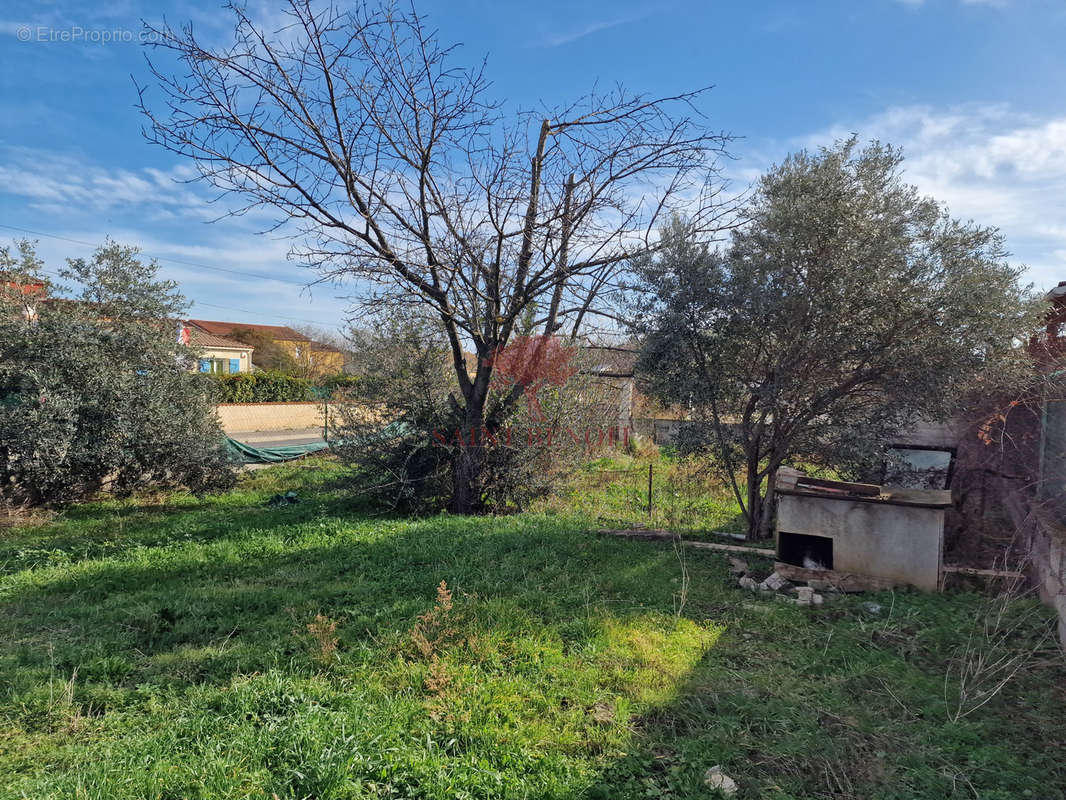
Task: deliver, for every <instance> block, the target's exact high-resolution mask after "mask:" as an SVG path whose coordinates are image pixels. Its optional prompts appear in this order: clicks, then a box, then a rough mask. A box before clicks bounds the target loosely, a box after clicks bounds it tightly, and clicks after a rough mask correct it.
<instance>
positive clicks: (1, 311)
mask: <svg viewBox="0 0 1066 800" xmlns="http://www.w3.org/2000/svg"><path fill="white" fill-rule="evenodd" d="M60 276H61V278H62V279H63V280H66V281H70V282H72V283H74V284H76V285H77V286H78V287H80V289H79V291H77V293H76V294H75V295H74V296H73V297H71V298H67V299H56V298H55V297H54V291H55V287H53V286H52V285H51V283H50V281H49V280H48V278H47V276H46V275H45V274H44V272H43V264H42V263H41V261H40V260H39V259H38V258H37V257H36V255H35V253H34V249H33V247H32V245H31V244H30V243H28V242H20V243H19V244H18V245H17V248H16V251H15V252H12V250H11V249H10V248H3V249H0V283H2V284H3V287H4V288H3V291H2V292H0V502H2V503H3V504H4V505H7V506H9V507H24V506H35V505H42V504H59V503H66V502H71V501H76V500H80V499H84V498H85V497H87V496H89V495H91V494H93V493H95V492H98V491H101V490H109V491H113V492H115V493H118V494H128V493H129V492H132V491H134V490H137V489H140V488H144V487H149V486H154V487H179V486H183V487H187V488H189V489H192V490H194V491H205V490H208V489H215V488H226V487H228V486H229V485H231V483H232V481H233V475H234V473H233V468H232V465H231V464H230V462H229V459H228V457H227V455H226V452H225V450H224V448H223V441H224V437H223V434H222V431H221V430H220V428H219V424H218V421H217V419H216V417H215V411H214V388H213V386H212V384H211V383H210V381H209V380H207V379H206V377H205V376H201V375H198V374H194V373H191V372H190V371H189V369H190V367H191V365H192V360H191V354H190V352H189V351H188V349H187V348H185V347H184V346H183V345H180V344H178V343H177V335H176V324H175V322H174V321H173V320H174V319H175V318H177V317H178V316H179V315H180V313H181V312H182V311H183V310H184V308H185V302H184V299H183V298H182V297H181V296H180V295H178V294H177V293H176V292H175V291H174V284H173V283H171V282H168V281H161V280H159V279H158V278H157V277H156V266H155V264H154V263H147V264H146V263H143V262H142V261H140V260H138V258H137V250H136V249H135V248H132V247H124V246H122V245H119V244H116V243H114V242H110V241H109V242H107V243H106V244H104V245H103V246H102V247H100V248H99V249H98V250H97V251H96V252H95V253H94V254H93V256H92V257H91V258H89V259H72V260H68V261H67V265H66V267H64V268H62V269H61V270H60ZM49 294H52V295H53V297H52V299H47V300H46V299H45V297H46V296H47V295H49ZM27 309H30V310H29V312H27Z"/></svg>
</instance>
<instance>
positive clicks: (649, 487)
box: [648, 464, 652, 522]
mask: <svg viewBox="0 0 1066 800" xmlns="http://www.w3.org/2000/svg"><path fill="white" fill-rule="evenodd" d="M651 474H652V465H651V464H648V521H649V522H650V521H651Z"/></svg>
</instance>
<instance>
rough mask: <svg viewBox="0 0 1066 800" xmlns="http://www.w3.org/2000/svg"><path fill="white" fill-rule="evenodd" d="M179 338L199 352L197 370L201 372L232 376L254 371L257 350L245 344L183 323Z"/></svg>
mask: <svg viewBox="0 0 1066 800" xmlns="http://www.w3.org/2000/svg"><path fill="white" fill-rule="evenodd" d="M178 338H179V341H180V342H181V343H182V344H185V345H188V346H189V347H193V348H195V349H196V350H197V352H198V354H199V355H198V361H197V368H198V369H199V371H200V372H210V373H214V374H216V375H230V374H233V373H237V372H251V371H252V354H253V352H254V351H255V348H254V347H251V346H250V345H247V344H245V343H244V342H238V341H237V340H236V339H227V338H226V337H225V336H218V335H216V334H213V333H207V332H206V331H204V330H202V329H200V328H197V327H196V326H194V325H190V324H188V323H182V327H181V328H180V329H179V331H178Z"/></svg>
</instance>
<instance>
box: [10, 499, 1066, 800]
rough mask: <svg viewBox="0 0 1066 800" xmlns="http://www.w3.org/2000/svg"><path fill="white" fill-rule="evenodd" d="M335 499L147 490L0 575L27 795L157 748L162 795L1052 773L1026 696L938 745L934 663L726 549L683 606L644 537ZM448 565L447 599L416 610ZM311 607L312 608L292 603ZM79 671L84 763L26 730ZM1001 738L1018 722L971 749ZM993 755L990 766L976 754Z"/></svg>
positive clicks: (637, 790)
mask: <svg viewBox="0 0 1066 800" xmlns="http://www.w3.org/2000/svg"><path fill="white" fill-rule="evenodd" d="M343 508H344V507H343V505H333V504H332V501H330V500H325V501H316V502H312V503H308V504H306V505H301V506H293V507H290V508H281V509H265V508H262V507H261V506H257V505H255V504H254V503H249V504H248V505H246V506H244V507H243V508H241V509H240V510H239V514H238V516H237V517H236V518H235V517H234V516H233V514H232V511H233V509H232V508H227V509H211V510H208V511H204V512H203V513H204V514H205V515H206V516H204V517H203V518H201V517H197V516H195V515H194V516H193V517H191V518H190V517H189V516H188V512H187V510H185V509H182V510H179V511H178V512H175V514H174V515H173V516H172V517H171V516H168V515H167V514H163V515H162V520H161V522H162V524H163V525H164V530H163V531H162V532H157V534H156V535H157V537H158V538H157V541H159V542H162V545H160V546H155V547H152V546H145V545H144V544H143V543H144V542H145V541H146V540H145V539H144V538H143V537H142V534H144V535H147V532H148V531H149V530H150V529H151V528H152V527H153V525H155V524H156V518H155V517H153V516H147V517H145V518H144V519H143V520H140V521H139V522H138V523H137V525H136V526H134V527H135V528H136V530H137V533H136V534H135V535H133V536H131V537H130V542H128V543H127V545H128V546H127V545H124V546H123V547H121V548H120V549H118V550H116V551H115V552H113V553H108V554H107V555H106V557H103V558H86V559H84V560H82V561H81V562H78V563H56V564H55V565H54V566H51V567H46V568H42V569H35V570H32V571H25V572H22V573H19V574H16V575H12V576H9V577H8V578H7V579H6V582H5V583H4V584H0V592H2V593H0V601H2V603H3V614H2V617H0V671H2V674H3V675H4V676H5V681H4V684H3V687H2V689H0V698H2V701H0V708H2V709H3V711H2V713H0V721H3V722H4V723H5V724H7V725H8V726H9V727H11V728H12V729H13V730H16V731H22V732H23V734H21V735H24V736H25V742H30V741H35V742H37V743H38V744H35V745H32V746H31V745H29V744H25V745H24V746H25V747H26V750H25V753H26V755H25V756H24V757H20V758H21V760H18V759H16V761H15V762H13V763H14V767H13V768H12V772H13V774H14V775H17V776H19V777H20V778H24V779H25V781H26V782H27V783H26V784H25V786H26V787H28V788H27V789H26V791H27V792H28V793H29V795H31V796H45V795H46V794H47V793H46V792H45V791H43V788H42V787H45V786H52V785H55V786H58V787H61V788H63V789H72V788H73V787H74V784H64V783H63V781H64V780H66V778H65V777H64V776H65V775H70V774H75V773H77V774H80V775H81V777H77V778H75V777H71V778H70V780H71V781H74V780H88V778H86V777H85V775H89V776H90V777H93V779H94V780H96V781H97V784H98V786H99V787H102V788H100V791H99V793H98V794H95V795H94V794H92V793H91V792H89V793H87V794H88V796H100V797H103V796H114V797H126V796H129V797H136V796H162V795H152V794H149V793H148V792H147V790H146V789H145V788H144V787H145V786H147V785H148V783H145V784H144V785H143V786H142V785H139V784H137V780H139V779H140V778H141V777H143V779H144V781H147V782H149V783H150V782H151V780H155V774H156V772H157V771H158V770H163V769H164V768H165V769H166V770H167V771H166V773H165V775H164V780H165V781H167V782H169V783H168V784H167V785H168V787H169V789H170V791H171V792H172V796H175V797H179V796H180V797H211V796H220V795H223V794H225V793H226V792H228V791H230V790H232V789H233V786H234V785H235V783H233V782H240V781H243V782H245V783H246V784H248V785H255V786H259V787H260V788H261V789H262V790H263V792H264V793H265V794H266V796H270V794H271V793H276V794H277V796H278V797H316V798H332V797H336V798H341V797H350V796H351V797H354V796H359V794H358V793H357V791H356V790H355V789H353V788H352V787H353V786H354V785H355V784H353V781H356V782H358V781H362V783H361V784H360V785H362V786H363V787H364V789H366V792H365V793H366V794H373V793H375V792H376V793H378V794H387V793H390V792H391V793H392V794H395V795H398V796H404V795H407V796H419V797H441V798H443V797H450V796H454V794H455V793H456V792H460V791H463V790H466V791H468V792H469V793H470V794H471V795H472V796H486V797H521V796H526V797H530V796H532V797H556V798H563V797H588V798H600V797H611V798H616V797H634V798H635V797H642V798H643V797H650V796H656V797H678V798H681V797H703V796H707V787H706V786H705V785H704V783H703V776H704V773H705V771H706V769H707V768H708V767H710V766H713V765H715V764H720V765H722V767H723V768H724V770H725V771H726V772H727V773H729V774H731V775H734V776H735V777H736V778H737V779H738V781H739V782H740V784H741V788H742V791H743V792H745V794H742V795H741V796H751V797H755V796H767V797H778V798H787V797H809V798H818V797H825V798H846V797H884V798H890V797H892V798H902V797H953V796H954V797H960V798H961V797H965V796H970V795H969V794H967V793H966V792H967V791H968V790H967V789H966V788H965V787H966V784H965V783H964V782H963V781H961V780H958V779H954V784H953V783H952V780H953V779H952V777H951V776H952V774H953V773H952V770H953V769H956V771H957V772H961V770H958V769H957V765H958V763H959V762H960V761H961V760H965V758H971V759H976V763H977V766H976V767H972V768H968V769H970V773H969V774H968V776H967V777H966V780H967V781H975V782H976V783H977V784H978V785H979V786H982V788H991V789H992V792H991V793H989V794H988V796H990V797H1011V796H1022V795H1021V794H1015V795H1009V794H998V795H997V794H995V791H999V790H1001V789H1002V791H1007V790H1008V789H1009V790H1010V791H1015V790H1017V791H1019V792H1020V791H1022V790H1024V789H1026V788H1028V789H1033V788H1034V787H1038V786H1041V785H1042V786H1043V793H1042V794H1036V795H1034V796H1040V797H1048V798H1054V797H1060V796H1061V794H1055V793H1054V791H1051V792H1050V793H1049V792H1048V790H1047V787H1048V786H1049V785H1050V784H1051V782H1052V781H1053V780H1054V777H1053V773H1051V772H1049V767H1048V765H1047V764H1045V763H1034V764H1031V765H1029V767H1028V777H1026V773H1025V771H1021V772H1019V771H1018V770H1017V769H1012V770H1008V769H1007V767H1010V766H1011V762H1010V759H1012V758H1014V755H1015V754H1014V751H1013V750H1011V749H1010V747H1009V742H1010V741H1011V739H1012V737H1013V738H1015V739H1017V737H1018V736H1020V735H1021V732H1022V731H1023V730H1024V729H1027V728H1029V729H1031V728H1032V726H1033V724H1034V714H1036V711H1033V712H1032V713H1029V714H1025V713H1022V714H1019V715H1018V719H1016V720H1008V721H1002V720H996V721H995V722H994V724H990V725H988V726H984V725H982V724H977V723H974V724H973V727H971V728H965V727H963V728H960V729H958V730H955V731H953V732H950V735H949V736H947V737H945V739H944V742H943V744H939V743H938V744H930V742H933V741H934V740H935V738H936V735H937V734H938V732H940V731H941V728H942V726H940V725H939V723H938V722H935V721H930V720H929V716H930V712H929V709H928V708H923V707H912V703H914V702H915V700H914V698H918V699H919V700H920V701H923V702H926V703H931V702H932V701H931V700H930V698H932V697H934V696H935V694H936V693H938V692H939V691H940V690H941V686H940V683H941V678H940V677H939V676H937V677H936V680H933V679H931V678H930V677H929V676H928V675H925V674H924V673H923V671H922V670H921V669H920V668H917V667H915V665H914V664H912V663H909V662H908V658H907V657H905V655H901V653H899V652H896V651H894V650H890V649H887V648H885V647H882V646H879V645H877V644H875V643H874V642H873V640H871V638H870V636H869V634H868V633H867V632H866V630H865V628H864V627H863V625H862V624H861V621H860V622H859V623H856V622H855V618H854V615H853V614H850V612H847V610H846V609H847V605H846V604H845V605H843V606H841V607H840V609H836V610H834V611H832V612H831V614H832V615H830V614H827V615H826V616H825V617H824V618H823V619H822V621H821V622H818V619H819V618H814V619H813V622H815V623H817V624H812V620H811V619H809V618H808V617H807V616H805V615H804V614H803V613H801V612H800V611H799V610H797V609H795V608H792V607H784V606H781V605H779V604H775V603H773V602H772V601H769V600H765V599H759V600H755V601H753V600H751V599H750V596H749V595H746V594H742V593H739V592H737V591H736V590H735V589H734V588H732V587H731V586H729V587H727V586H726V578H725V569H724V565H723V563H722V560H721V559H720V558H718V557H717V556H712V555H709V554H706V553H705V552H702V551H697V552H691V553H689V555H688V562H687V569H688V570H689V572H690V575H691V576H692V578H693V584H692V586H691V587H690V590H689V592H688V596H687V598H686V601H687V602H686V604H685V608H684V611H683V613H682V614H680V616H675V611H676V610H677V608H678V605H679V601H680V591H681V583H680V578H681V573H680V565H679V563H678V560H677V557H676V556H675V554H674V553H673V552H672V550H671V549H670V548H668V547H664V546H662V545H661V544H658V543H645V542H628V541H618V540H614V539H607V538H596V537H592V536H589V535H588V533H587V532H586V531H583V530H581V529H579V528H575V527H574V525H573V524H572V523H571V522H569V521H568V520H567V519H566V518H564V517H550V516H535V515H527V516H521V517H514V518H506V519H474V518H455V517H446V516H442V517H439V518H433V519H426V520H419V521H412V520H401V519H388V520H380V519H377V520H370V519H367V518H355V519H352V518H350V517H348V516H347V515H345V514H344V513H343ZM216 512H222V516H219V515H218V513H216ZM224 512H230V513H229V516H228V517H227V516H226V515H225V513H224ZM182 531H185V533H182ZM186 533H188V535H189V537H190V538H188V539H186V538H184V537H185V535H186ZM133 542H141V544H133ZM441 581H446V583H447V586H448V587H449V589H450V590H451V592H452V593H453V594H452V599H451V601H450V602H451V603H452V604H453V605H454V608H453V610H452V611H451V612H447V613H444V614H442V615H441V617H440V619H441V620H442V621H441V622H440V624H439V625H438V626H437V628H433V625H436V623H433V622H432V620H433V619H436V617H434V616H433V615H434V614H435V613H437V612H435V611H434V597H435V592H436V589H437V587H438V586H439V585H440V583H441ZM437 606H438V607H439V606H440V603H439V602H438V604H437ZM426 615H430V616H429V617H427V616H426ZM449 615H450V616H449ZM319 616H320V618H321V619H322V620H324V624H323V625H320V626H319V627H318V630H319V631H326V633H325V634H315V633H314V632H313V631H312V630H311V629H309V627H308V626H309V624H315V622H316V618H317V617H319ZM427 619H428V620H430V622H427V621H426V620H427ZM333 622H336V623H337V627H336V629H335V641H332V644H331V640H330V634H329V633H328V631H329V626H330V624H332V623H333ZM716 623H717V624H716ZM419 626H422V627H421V628H419ZM438 628H439V629H438ZM712 628H713V629H714V630H713V631H712ZM416 629H419V630H421V631H422V633H423V634H424V636H423V638H425V639H426V640H427V641H428V649H427V648H426V647H423V646H422V645H421V644H420V642H419V641H418V638H417V637H416V636H415V635H414V631H415V630H416ZM723 629H724V632H722V631H723ZM719 636H720V638H716V637H719ZM331 647H335V648H336V650H335V652H333V651H331V650H330V648H331ZM68 680H69V681H70V685H71V689H70V704H69V707H67V708H66V712H65V713H67V714H68V715H72V718H74V719H78V718H80V717H90V718H91V719H90V721H89V722H82V723H80V724H81V725H83V726H85V728H86V729H87V730H89V731H91V733H92V736H91V737H89V738H88V739H87V740H86V741H85V742H84V743H82V742H80V741H79V740H78V738H77V736H73V738H72V740H71V741H72V743H70V744H67V745H65V746H66V747H68V748H73V749H72V750H69V749H68V751H67V752H68V756H65V758H68V759H69V758H74V759H75V761H76V762H78V763H81V762H84V763H90V762H91V763H92V764H94V765H95V764H97V763H99V764H100V765H101V766H99V767H97V766H93V767H91V768H90V767H85V768H81V767H79V769H80V770H81V773H78V771H77V770H70V769H69V766H66V767H65V766H63V764H64V763H67V764H68V765H69V763H70V762H63V761H62V760H61V761H60V763H59V765H58V766H54V767H51V768H49V769H48V770H47V774H44V773H42V772H39V771H37V767H36V766H35V762H38V761H40V762H41V763H45V764H47V763H48V757H47V756H42V755H38V754H37V753H36V752H35V751H34V750H33V747H36V746H39V743H40V742H47V741H48V737H49V736H60V737H68V738H70V737H72V734H71V732H70V730H68V728H69V727H70V724H71V723H69V721H68V722H64V723H63V724H64V725H67V726H68V727H67V728H57V727H56V726H57V724H58V723H57V722H56V711H55V709H56V708H57V705H56V701H55V699H54V697H55V694H56V692H55V691H54V686H55V685H60V686H62V685H63V684H64V683H65V682H66V681H68ZM908 691H909V692H910V694H907V692H908ZM60 694H62V692H60ZM892 695H895V696H896V698H897V699H893V696H892ZM900 697H902V698H903V700H902V701H900V700H899V699H898V698H900ZM904 705H906V706H907V707H906V708H905V707H903V706H904ZM112 726H113V727H112ZM130 730H134V731H138V733H137V734H136V736H134V735H133V734H131V733H130ZM990 736H991V737H994V738H997V739H999V740H1001V741H1002V742H1006V743H1008V744H1006V745H1003V746H1002V747H1000V748H999V749H996V747H994V746H991V745H987V744H985V745H982V747H984V750H982V751H981V752H980V753H978V754H977V755H974V752H975V751H974V746H973V742H974V741H977V742H980V741H982V740H983V739H987V738H989V737H990ZM338 743H340V744H338ZM923 748H925V749H924V750H923ZM952 748H954V749H952ZM912 750H917V751H918V752H919V753H920V756H919V761H918V762H917V763H913V764H910V765H909V766H908V767H907V769H908V770H909V771H908V772H906V773H903V772H902V767H901V764H905V763H906V756H905V755H904V754H905V753H907V752H910V751H912ZM963 751H966V752H969V753H970V756H966V757H964V756H962V755H960V753H961V752H963ZM69 753H73V754H74V755H69ZM0 758H2V754H0ZM997 761H998V763H999V765H1000V768H1001V771H1002V772H1004V773H1005V774H1006V777H1003V778H996V777H994V776H993V775H992V771H991V770H990V769H987V768H986V767H985V766H984V765H985V764H986V763H996V762H997ZM149 763H150V764H152V765H158V768H157V766H145V764H149ZM94 770H95V771H94ZM974 770H979V771H980V775H977V774H975V773H974ZM120 775H121V776H123V780H125V777H126V776H133V777H131V778H130V782H129V783H128V785H127V784H125V783H123V782H122V781H121V780H119V777H117V776H120ZM138 776H140V777H138ZM150 779H151V780H150ZM35 781H36V783H35ZM212 781H214V783H212ZM981 781H984V782H985V783H984V784H983V785H982V784H981ZM1025 781H1029V783H1025ZM227 782H230V783H227ZM893 782H894V783H895V784H896V785H898V786H902V787H903V789H902V790H901V791H902V792H903V793H899V792H897V793H895V794H893V793H891V791H890V790H886V789H884V787H885V786H889V787H891V786H892V785H893ZM371 784H374V786H376V788H373V790H371V789H369V788H366V787H367V786H370V785H371ZM79 785H80V784H79ZM152 785H155V784H152ZM120 786H121V787H125V788H120ZM774 787H777V788H776V789H775V788H774ZM953 787H958V791H956V789H955V788H953ZM1003 787H1007V789H1004V788H1003ZM57 791H58V790H57ZM123 791H125V792H127V793H126V794H123V793H122V792H123ZM360 791H362V790H360ZM906 792H911V793H910V794H907V793H906ZM68 794H71V795H72V794H74V792H73V791H70V792H68Z"/></svg>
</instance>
